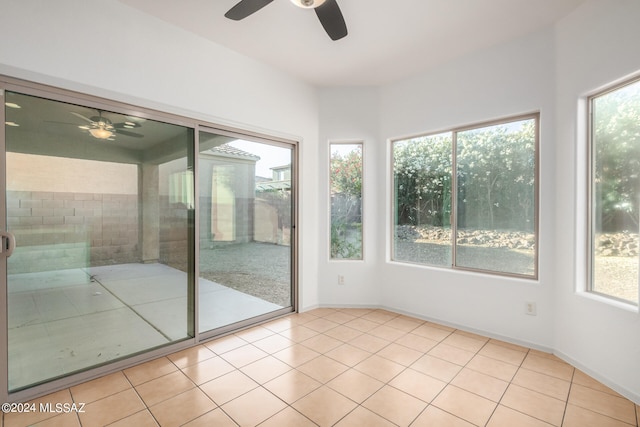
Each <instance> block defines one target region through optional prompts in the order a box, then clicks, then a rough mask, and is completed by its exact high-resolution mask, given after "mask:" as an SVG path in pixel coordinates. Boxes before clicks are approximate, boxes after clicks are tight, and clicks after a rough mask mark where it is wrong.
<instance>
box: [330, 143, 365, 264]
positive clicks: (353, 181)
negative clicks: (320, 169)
mask: <svg viewBox="0 0 640 427" xmlns="http://www.w3.org/2000/svg"><path fill="white" fill-rule="evenodd" d="M344 147H346V148H347V149H348V148H351V149H350V150H349V151H347V152H346V153H344V152H342V150H335V151H333V152H332V153H331V162H330V187H331V249H330V250H331V258H343V259H357V258H361V257H362V146H361V145H360V144H353V145H347V146H344Z"/></svg>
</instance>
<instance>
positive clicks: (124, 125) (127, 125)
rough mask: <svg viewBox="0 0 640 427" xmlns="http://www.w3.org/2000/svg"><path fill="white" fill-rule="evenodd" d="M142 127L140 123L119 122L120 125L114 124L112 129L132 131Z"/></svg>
mask: <svg viewBox="0 0 640 427" xmlns="http://www.w3.org/2000/svg"><path fill="white" fill-rule="evenodd" d="M141 126H142V125H141V124H140V123H134V122H121V123H114V124H113V127H114V128H116V129H134V128H139V127H141Z"/></svg>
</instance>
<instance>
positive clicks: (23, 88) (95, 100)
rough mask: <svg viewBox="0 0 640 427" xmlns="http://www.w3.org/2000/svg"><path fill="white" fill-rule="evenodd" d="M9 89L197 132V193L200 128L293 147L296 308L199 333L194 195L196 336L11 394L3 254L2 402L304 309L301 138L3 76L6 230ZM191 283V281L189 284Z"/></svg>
mask: <svg viewBox="0 0 640 427" xmlns="http://www.w3.org/2000/svg"><path fill="white" fill-rule="evenodd" d="M6 91H11V92H18V93H22V94H25V95H31V96H36V97H41V98H45V99H50V100H54V101H60V102H67V103H72V104H78V105H82V106H86V107H90V108H95V109H103V110H107V111H113V112H116V113H121V114H126V115H134V116H137V117H141V118H146V119H151V120H158V121H162V122H166V123H170V124H174V125H179V126H184V127H187V128H189V129H191V130H192V132H193V134H194V137H193V144H192V146H191V147H190V148H189V150H193V168H194V171H193V172H194V180H193V181H194V195H198V194H199V192H198V190H199V184H198V179H197V177H198V171H199V165H198V153H199V132H200V131H205V132H214V133H218V134H225V135H232V136H235V137H239V138H242V139H246V140H250V141H255V142H261V143H266V144H270V145H278V146H282V147H287V148H290V149H291V150H292V159H291V160H292V169H291V198H292V206H291V209H292V212H291V252H290V253H291V283H290V285H291V306H290V307H288V308H283V309H281V310H276V311H274V312H271V313H267V314H264V315H261V316H257V317H254V318H251V319H247V320H245V321H242V322H238V323H234V324H232V325H230V326H229V327H223V328H219V329H215V330H213V331H207V332H204V333H199V328H198V326H199V325H198V317H199V316H198V313H199V306H198V300H199V298H198V290H199V289H198V278H199V255H200V251H199V244H198V241H199V239H198V233H199V225H200V215H199V207H200V203H199V197H194V220H193V223H194V227H193V231H192V233H190V234H189V240H190V242H189V246H191V247H190V248H189V249H188V250H189V252H191V253H192V254H193V256H194V264H195V267H194V271H190V272H188V277H189V279H190V280H189V282H191V281H193V283H192V284H193V286H188V289H189V290H192V291H193V292H194V295H193V296H191V295H188V299H190V302H188V305H187V313H188V315H190V316H193V322H191V324H192V325H193V327H194V331H189V332H193V337H190V338H187V339H184V340H181V341H179V342H175V343H170V344H167V345H166V346H163V347H160V348H156V349H152V350H149V351H143V352H141V353H139V354H135V355H133V356H130V357H126V358H124V359H121V360H117V361H115V362H111V363H108V364H105V365H100V366H97V367H93V368H88V369H87V370H84V371H82V372H79V373H76V374H71V375H69V376H66V377H63V378H59V379H55V380H51V381H48V382H45V383H42V384H39V385H35V386H33V387H30V388H26V389H23V390H19V391H15V392H12V393H9V392H8V315H7V310H6V308H7V303H8V297H7V296H8V295H7V287H8V283H7V282H8V280H7V268H6V267H7V258H6V257H4V256H1V255H0V267H1V268H0V304H1V305H2V307H4V308H5V310H4V315H2V316H0V401H2V402H25V401H27V400H30V399H34V398H37V397H40V396H43V395H46V394H49V393H52V392H55V391H58V390H61V389H64V388H67V387H70V386H73V385H76V384H79V383H82V382H86V381H89V380H92V379H95V378H98V377H101V376H104V375H107V374H110V373H113V372H117V371H120V370H122V369H125V368H128V367H131V366H135V365H137V364H140V363H143V362H146V361H149V360H152V359H155V358H158V357H162V356H166V355H168V354H171V353H174V352H176V351H180V350H183V349H186V348H189V347H193V346H195V345H197V344H200V343H202V342H205V341H208V340H211V339H214V338H217V337H220V336H222V335H225V334H230V333H233V332H236V331H239V330H241V329H244V328H247V327H251V326H255V325H258V324H260V323H263V322H265V321H268V320H272V319H275V318H278V317H281V316H284V315H287V314H290V313H294V312H297V311H298V253H299V250H298V248H299V233H298V229H297V225H298V212H299V206H298V200H299V192H298V188H299V167H298V165H299V146H298V144H299V142H298V140H296V139H290V138H284V137H276V136H270V135H267V134H264V133H262V132H256V131H252V130H246V129H241V128H236V127H231V126H224V125H220V124H216V123H213V122H207V121H205V120H201V119H196V118H190V117H186V116H181V115H177V114H172V113H168V112H163V111H160V110H156V109H150V108H146V107H142V106H138V105H133V104H129V103H125V102H119V101H116V100H110V99H107V98H103V97H98V96H93V95H88V94H84V93H80V92H75V91H71V90H66V89H61V88H57V87H54V86H49V85H44V84H40V83H33V82H29V81H25V80H21V79H17V78H13V77H7V76H3V75H0V101H2V104H1V105H0V123H2V124H3V128H2V129H3V131H2V132H0V166H1V168H0V171H1V172H0V230H2V231H4V230H7V225H8V224H7V215H6V212H7V203H6V185H7V181H6V173H5V171H6V148H7V147H6V133H5V131H4V129H5V125H4V122H5V115H6V114H5V105H4V102H5V98H6ZM189 282H188V284H191V283H189Z"/></svg>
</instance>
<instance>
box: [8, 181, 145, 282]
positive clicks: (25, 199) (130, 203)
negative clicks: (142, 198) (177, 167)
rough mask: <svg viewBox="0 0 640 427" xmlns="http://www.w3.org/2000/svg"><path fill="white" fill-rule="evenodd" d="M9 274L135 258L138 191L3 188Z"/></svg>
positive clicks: (136, 255)
mask: <svg viewBox="0 0 640 427" xmlns="http://www.w3.org/2000/svg"><path fill="white" fill-rule="evenodd" d="M7 205H8V206H7V222H8V228H9V231H11V232H12V233H13V234H14V235H15V236H16V244H17V245H16V251H15V252H14V254H13V255H12V256H11V258H10V261H9V273H10V274H16V273H26V272H35V271H47V270H56V269H64V268H79V267H88V266H92V265H93V266H96V265H107V264H117V263H126V262H139V260H140V255H139V247H138V246H139V245H138V217H139V215H138V196H137V195H135V194H132V195H122V194H100V193H64V192H38V191H7Z"/></svg>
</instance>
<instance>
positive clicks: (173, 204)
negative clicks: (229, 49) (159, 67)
mask: <svg viewBox="0 0 640 427" xmlns="http://www.w3.org/2000/svg"><path fill="white" fill-rule="evenodd" d="M7 102H8V104H7V105H6V115H7V121H8V122H9V123H10V124H7V125H6V126H5V132H6V142H7V153H6V162H7V170H6V173H7V189H6V199H7V206H8V209H7V222H8V229H9V231H10V232H12V233H13V234H14V235H15V238H16V243H17V246H16V250H15V252H14V253H13V255H12V256H11V257H10V258H8V260H7V270H8V271H7V279H8V280H7V283H8V307H7V312H8V324H9V331H8V335H9V343H8V353H9V354H8V356H9V389H10V390H11V391H15V390H19V389H22V388H26V387H29V386H31V385H35V384H38V383H42V382H46V381H49V380H51V379H54V378H57V377H61V376H64V375H68V374H70V373H74V372H78V371H82V370H85V369H88V368H91V367H95V366H98V365H102V364H105V363H108V362H111V361H114V360H118V359H122V358H124V357H127V356H130V355H133V354H136V353H140V352H143V351H146V350H149V349H151V348H156V347H159V346H163V345H166V344H168V343H171V342H174V341H177V340H182V339H186V338H188V337H190V336H193V324H194V322H193V320H194V318H193V314H192V313H190V310H189V308H190V307H192V306H193V303H192V302H189V301H193V298H188V290H189V289H193V287H194V286H193V280H191V281H189V280H188V276H189V274H192V273H190V272H193V259H192V258H191V259H189V257H188V253H189V251H188V250H187V248H188V245H189V244H188V242H189V240H190V239H192V237H190V236H192V235H193V179H192V178H191V179H190V176H191V174H192V172H191V171H192V164H193V161H192V159H193V155H192V154H191V155H190V154H189V153H190V152H192V146H193V131H192V130H190V129H188V128H185V127H182V126H175V125H171V124H167V123H161V122H157V121H153V120H149V119H143V118H140V117H134V116H125V115H122V114H117V113H112V112H108V111H99V110H96V109H92V108H88V107H83V106H79V105H72V104H67V103H62V102H57V101H52V100H47V99H42V98H37V97H33V96H27V95H21V94H18V93H10V92H9V93H7ZM175 174H177V175H179V176H180V177H182V181H181V182H180V184H181V187H180V189H179V190H180V192H179V193H177V194H176V193H172V191H173V189H174V187H173V184H174V181H175V180H174V179H173V178H172V177H173V176H174V175H175ZM191 241H192V240H191ZM191 246H193V245H191ZM191 294H192V292H191Z"/></svg>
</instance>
